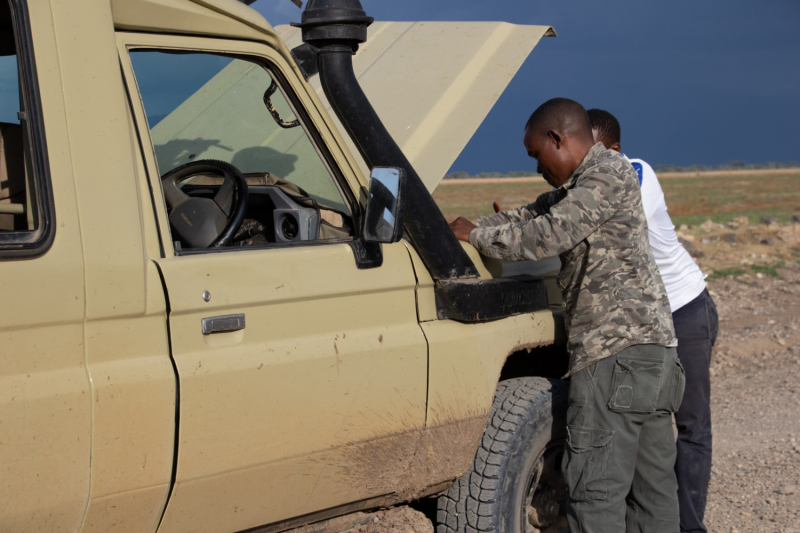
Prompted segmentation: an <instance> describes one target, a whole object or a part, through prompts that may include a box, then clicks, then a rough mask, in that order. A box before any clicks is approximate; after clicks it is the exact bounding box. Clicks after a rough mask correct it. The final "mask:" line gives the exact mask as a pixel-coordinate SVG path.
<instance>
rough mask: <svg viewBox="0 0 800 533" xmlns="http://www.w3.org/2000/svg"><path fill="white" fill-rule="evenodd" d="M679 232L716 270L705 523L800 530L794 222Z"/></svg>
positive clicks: (798, 245) (730, 528) (797, 234)
mask: <svg viewBox="0 0 800 533" xmlns="http://www.w3.org/2000/svg"><path fill="white" fill-rule="evenodd" d="M679 233H680V234H681V235H682V236H683V238H685V239H689V242H691V243H692V244H694V245H695V246H694V247H693V248H695V249H694V250H693V251H694V252H695V255H700V256H701V257H699V259H696V261H698V263H700V265H701V267H702V268H703V270H704V271H705V272H713V273H714V274H713V276H712V277H713V278H715V279H712V280H710V281H709V289H710V291H711V294H712V296H713V297H714V300H715V301H716V303H717V308H718V311H719V315H720V334H719V338H718V341H717V345H716V347H715V350H714V355H713V358H712V366H711V376H712V378H711V379H712V384H711V385H712V397H711V411H712V424H713V433H714V459H713V467H712V473H711V486H710V491H709V498H708V508H707V511H706V524H707V526H708V528H709V531H714V532H731V533H733V532H740V533H745V532H750V531H754V532H762V531H763V532H778V533H800V442H799V441H800V412H799V411H798V406H800V265H798V259H800V255H799V254H798V252H800V224H788V225H782V226H779V225H777V224H757V225H750V224H747V223H746V222H745V221H744V220H742V219H740V220H738V221H736V220H734V221H732V222H731V223H729V224H728V225H726V226H723V227H720V226H719V225H717V224H710V223H706V224H704V225H701V226H699V227H697V228H688V227H683V228H681V229H680V230H679ZM730 235H735V237H731V236H730ZM726 236H727V237H726ZM690 248H691V246H690Z"/></svg>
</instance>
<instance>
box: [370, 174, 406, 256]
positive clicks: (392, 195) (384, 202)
mask: <svg viewBox="0 0 800 533" xmlns="http://www.w3.org/2000/svg"><path fill="white" fill-rule="evenodd" d="M405 185H406V171H405V169H402V168H393V167H375V168H373V169H372V175H371V176H370V180H369V200H367V213H366V216H365V217H364V240H365V241H366V242H385V243H390V242H397V241H399V240H400V239H401V238H402V237H403V191H404V190H405Z"/></svg>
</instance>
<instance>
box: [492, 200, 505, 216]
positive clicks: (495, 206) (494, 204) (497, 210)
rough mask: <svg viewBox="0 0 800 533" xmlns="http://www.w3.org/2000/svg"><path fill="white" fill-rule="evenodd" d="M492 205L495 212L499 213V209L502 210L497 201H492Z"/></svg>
mask: <svg viewBox="0 0 800 533" xmlns="http://www.w3.org/2000/svg"><path fill="white" fill-rule="evenodd" d="M492 207H494V212H495V213H499V212H500V211H502V210H503V208H502V207H500V204H498V203H497V202H495V203H493V204H492Z"/></svg>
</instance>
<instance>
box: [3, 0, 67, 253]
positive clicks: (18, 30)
mask: <svg viewBox="0 0 800 533" xmlns="http://www.w3.org/2000/svg"><path fill="white" fill-rule="evenodd" d="M0 1H6V2H8V5H9V8H10V10H11V21H12V25H13V31H14V40H15V43H16V47H17V70H18V72H19V84H20V96H21V101H20V107H22V108H23V109H24V110H25V111H24V113H25V115H24V117H22V120H20V124H21V125H22V127H23V128H25V133H26V135H27V136H28V139H29V140H30V152H31V153H30V155H31V171H32V172H33V180H32V181H33V183H34V187H35V191H34V193H35V195H34V197H35V201H36V204H37V206H38V213H39V225H38V227H37V229H35V230H27V231H25V230H14V231H3V232H0V260H9V259H33V258H36V257H39V256H41V255H44V254H45V253H47V251H48V250H49V249H50V247H51V246H52V244H53V240H54V239H55V234H56V218H55V203H54V200H53V188H52V185H51V180H50V178H51V176H50V164H49V160H48V156H47V141H46V138H45V129H44V117H43V114H42V105H41V97H40V93H39V80H38V76H37V74H36V72H37V71H36V60H35V57H34V53H33V41H32V38H31V30H30V17H29V14H28V7H27V5H26V3H25V2H24V1H21V0H0Z"/></svg>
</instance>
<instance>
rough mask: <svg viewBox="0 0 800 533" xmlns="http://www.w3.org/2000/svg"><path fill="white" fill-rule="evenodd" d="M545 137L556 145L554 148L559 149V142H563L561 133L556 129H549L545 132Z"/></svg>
mask: <svg viewBox="0 0 800 533" xmlns="http://www.w3.org/2000/svg"><path fill="white" fill-rule="evenodd" d="M547 138H548V139H549V140H550V141H552V142H553V143H554V144H555V145H556V150H560V149H561V144H562V143H563V142H564V141H563V139H562V138H561V134H559V133H558V132H557V131H553V130H550V131H548V132H547Z"/></svg>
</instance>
